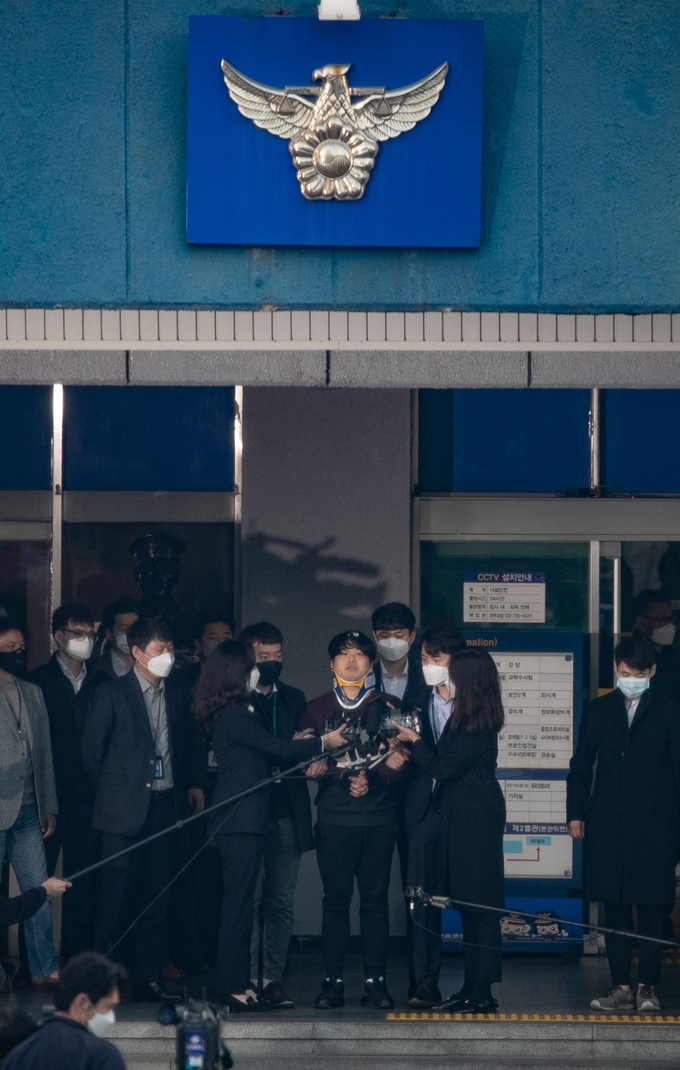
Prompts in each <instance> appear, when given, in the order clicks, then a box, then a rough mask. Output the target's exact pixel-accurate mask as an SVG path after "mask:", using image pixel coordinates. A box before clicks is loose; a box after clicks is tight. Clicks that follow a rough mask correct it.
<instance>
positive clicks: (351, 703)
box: [333, 674, 373, 710]
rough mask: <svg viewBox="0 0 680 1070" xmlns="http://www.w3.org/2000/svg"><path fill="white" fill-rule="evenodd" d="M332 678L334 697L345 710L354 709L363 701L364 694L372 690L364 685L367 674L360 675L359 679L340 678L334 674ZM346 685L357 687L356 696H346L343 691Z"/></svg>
mask: <svg viewBox="0 0 680 1070" xmlns="http://www.w3.org/2000/svg"><path fill="white" fill-rule="evenodd" d="M333 679H334V680H335V685H334V687H333V691H334V692H335V697H336V699H337V700H338V702H339V703H340V705H341V706H342V708H343V709H345V710H353V709H355V708H356V707H357V706H359V705H360V704H361V703H362V702H363V701H364V699H365V698H366V695H368V694H370V692H371V691H372V690H373V688H372V687H366V681H367V679H368V676H364V677H362V679H361V680H341V679H340V677H339V676H337V675H335V674H334V676H333ZM346 687H358V688H359V692H358V694H357V696H356V698H347V695H346V694H345V692H344V688H346Z"/></svg>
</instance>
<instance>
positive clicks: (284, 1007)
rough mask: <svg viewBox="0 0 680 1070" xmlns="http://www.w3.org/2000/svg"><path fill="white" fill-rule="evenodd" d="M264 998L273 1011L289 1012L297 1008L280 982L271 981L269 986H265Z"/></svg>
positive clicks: (263, 990)
mask: <svg viewBox="0 0 680 1070" xmlns="http://www.w3.org/2000/svg"><path fill="white" fill-rule="evenodd" d="M262 998H263V999H266V1000H267V1002H268V1003H271V1005H272V1009H273V1010H275V1011H288V1010H290V1009H291V1008H292V1007H294V1006H295V1003H294V1002H293V1000H292V999H291V998H290V996H287V995H286V993H285V992H284V991H283V989H282V988H281V985H280V984H279V982H278V981H270V982H269V984H268V985H265V986H264V988H263V989H262Z"/></svg>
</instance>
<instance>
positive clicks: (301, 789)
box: [253, 681, 314, 854]
mask: <svg viewBox="0 0 680 1070" xmlns="http://www.w3.org/2000/svg"><path fill="white" fill-rule="evenodd" d="M276 690H277V701H276V735H277V736H278V737H279V739H292V738H293V736H294V735H295V733H296V732H297V730H298V724H299V721H300V714H301V713H302V711H303V710H304V708H305V706H306V705H307V699H306V698H305V693H304V691H300V689H299V688H297V687H290V685H289V684H282V683H281V681H279V682H278V683H277V685H276ZM253 698H254V699H255V701H256V702H257V704H258V705H259V706H260V708H261V710H262V712H263V713H264V715H265V718H266V719H267V725H268V727H269V728H270V729H271V730H272V731H273V725H272V724H271V723H270V716H271V713H270V711H271V703H272V699H271V698H268V697H266V696H265V695H262V694H261V693H260V692H259V691H255V692H253ZM290 764H295V763H294V762H293V763H290V762H281V768H282V769H285V768H287V766H289V765H290ZM307 785H308V782H307V779H306V778H305V779H303V778H302V777H292V778H290V779H286V778H284V780H283V781H282V783H281V789H282V790H283V791H285V793H286V796H287V799H288V803H289V806H290V810H291V812H292V815H293V820H294V821H295V830H296V832H297V838H298V847H299V849H300V853H301V854H302V853H304V852H305V851H313V850H314V834H313V832H312V807H311V804H310V800H309V788H308V786H307Z"/></svg>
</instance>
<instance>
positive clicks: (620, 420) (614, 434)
mask: <svg viewBox="0 0 680 1070" xmlns="http://www.w3.org/2000/svg"><path fill="white" fill-rule="evenodd" d="M602 409H603V416H604V471H603V483H604V486H605V488H606V490H607V492H608V493H610V494H680V390H607V391H605V393H604V405H603V407H602Z"/></svg>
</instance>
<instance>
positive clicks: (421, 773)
mask: <svg viewBox="0 0 680 1070" xmlns="http://www.w3.org/2000/svg"><path fill="white" fill-rule="evenodd" d="M407 694H408V691H407ZM431 699H432V688H431V687H427V685H426V684H421V686H420V687H419V688H417V690H416V691H414V692H413V693H412V694H411V696H410V702H409V703H407V708H410V709H413V708H414V707H417V708H418V709H419V710H420V722H421V728H422V736H421V738H422V739H423V740H424V741H425V743H426V744H427V746H428V747H429V748H430V750H432V751H434V752H436V750H437V745H436V743H435V740H434V735H433V732H432V726H431V724H430V702H431ZM406 776H407V781H406V787H405V794H406V803H405V808H404V825H405V827H406V833H407V835H408V836H410V835H411V833H412V832H413V830H414V828H415V826H416V825H417V824H418V823H419V822H420V821H422V820H423V818H424V817H425V814H426V813H427V808H428V806H429V805H430V800H431V798H432V777H431V776H430V775H429V774H428V773H427V772H426V771H425V770H424V769H423V768H422V767H421V766H419V765H416V763H415V762H409V763H408V765H407V766H406Z"/></svg>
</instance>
